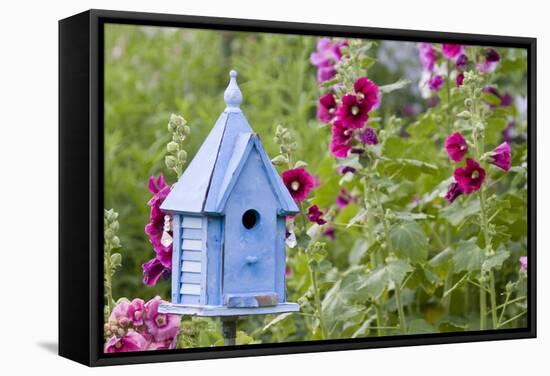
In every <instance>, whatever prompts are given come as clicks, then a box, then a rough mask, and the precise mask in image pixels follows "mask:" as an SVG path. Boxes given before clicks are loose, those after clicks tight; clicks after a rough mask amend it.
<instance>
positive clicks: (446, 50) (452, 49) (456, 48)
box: [441, 43, 464, 59]
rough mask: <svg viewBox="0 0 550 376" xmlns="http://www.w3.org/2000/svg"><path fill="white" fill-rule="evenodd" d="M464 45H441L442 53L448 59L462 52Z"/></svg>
mask: <svg viewBox="0 0 550 376" xmlns="http://www.w3.org/2000/svg"><path fill="white" fill-rule="evenodd" d="M463 51H464V46H462V45H460V44H445V43H443V44H442V45H441V53H442V54H443V56H445V57H446V58H448V59H452V58H455V57H457V56H459V55H460V54H462V52H463Z"/></svg>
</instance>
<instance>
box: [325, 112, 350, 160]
mask: <svg viewBox="0 0 550 376" xmlns="http://www.w3.org/2000/svg"><path fill="white" fill-rule="evenodd" d="M331 134H332V138H331V140H330V152H331V153H332V155H334V156H335V157H337V158H347V156H348V154H349V152H350V150H351V145H350V143H351V139H352V138H353V129H349V128H346V127H344V126H343V125H342V122H341V121H339V120H336V121H334V123H333V124H332V128H331Z"/></svg>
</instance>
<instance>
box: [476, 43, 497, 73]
mask: <svg viewBox="0 0 550 376" xmlns="http://www.w3.org/2000/svg"><path fill="white" fill-rule="evenodd" d="M483 57H484V60H483V62H481V63H478V64H477V65H476V66H477V69H478V70H479V71H480V72H481V73H491V72H492V71H494V70H495V68H496V66H497V64H498V62H499V61H500V54H499V53H498V52H497V50H495V49H494V48H489V49H487V50H485V53H484V56H483Z"/></svg>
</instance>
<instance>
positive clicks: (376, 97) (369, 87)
mask: <svg viewBox="0 0 550 376" xmlns="http://www.w3.org/2000/svg"><path fill="white" fill-rule="evenodd" d="M353 89H354V90H355V93H356V95H357V98H358V99H359V101H361V102H365V105H366V107H367V111H370V110H372V109H373V107H375V106H377V105H378V104H379V103H380V89H379V88H378V86H377V85H376V84H375V83H374V82H372V81H371V80H369V79H368V78H367V77H361V78H359V79H358V80H357V81H355V83H354V84H353Z"/></svg>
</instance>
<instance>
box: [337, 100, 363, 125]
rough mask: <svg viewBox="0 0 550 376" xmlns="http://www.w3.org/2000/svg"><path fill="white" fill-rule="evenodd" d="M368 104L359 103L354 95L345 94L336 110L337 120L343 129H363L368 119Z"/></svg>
mask: <svg viewBox="0 0 550 376" xmlns="http://www.w3.org/2000/svg"><path fill="white" fill-rule="evenodd" d="M369 110H370V108H369V103H368V102H367V101H361V100H359V98H358V97H357V96H356V95H353V94H346V95H344V96H343V97H342V105H341V106H340V107H339V108H338V110H336V116H338V120H340V121H341V122H342V125H343V126H344V127H345V128H352V129H357V128H363V126H364V125H365V123H366V122H367V120H368V119H369Z"/></svg>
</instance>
